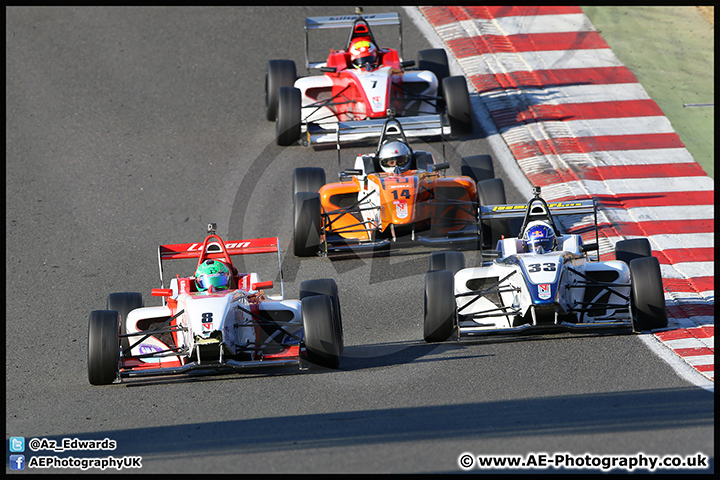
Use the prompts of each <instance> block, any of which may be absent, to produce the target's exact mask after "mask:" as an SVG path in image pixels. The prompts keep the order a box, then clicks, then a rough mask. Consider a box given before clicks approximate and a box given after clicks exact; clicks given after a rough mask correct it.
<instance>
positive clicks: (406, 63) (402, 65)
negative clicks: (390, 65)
mask: <svg viewBox="0 0 720 480" xmlns="http://www.w3.org/2000/svg"><path fill="white" fill-rule="evenodd" d="M414 66H415V60H405V61H404V62H400V68H407V67H414Z"/></svg>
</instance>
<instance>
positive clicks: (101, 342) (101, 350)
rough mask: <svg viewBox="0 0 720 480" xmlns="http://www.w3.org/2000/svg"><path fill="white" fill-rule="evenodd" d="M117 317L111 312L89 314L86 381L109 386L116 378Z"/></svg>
mask: <svg viewBox="0 0 720 480" xmlns="http://www.w3.org/2000/svg"><path fill="white" fill-rule="evenodd" d="M119 327H120V321H119V315H118V312H116V311H111V310H94V311H92V312H90V320H89V322H88V380H89V381H90V384H92V385H109V384H111V383H113V382H114V381H115V379H117V377H118V372H119V367H118V366H119V362H120V337H119Z"/></svg>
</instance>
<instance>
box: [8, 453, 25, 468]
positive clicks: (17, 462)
mask: <svg viewBox="0 0 720 480" xmlns="http://www.w3.org/2000/svg"><path fill="white" fill-rule="evenodd" d="M10 470H25V455H10Z"/></svg>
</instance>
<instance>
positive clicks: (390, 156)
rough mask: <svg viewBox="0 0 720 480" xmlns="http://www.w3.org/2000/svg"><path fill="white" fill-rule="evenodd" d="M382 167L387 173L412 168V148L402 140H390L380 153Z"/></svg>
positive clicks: (381, 148)
mask: <svg viewBox="0 0 720 480" xmlns="http://www.w3.org/2000/svg"><path fill="white" fill-rule="evenodd" d="M378 160H379V161H380V168H382V169H383V171H385V172H387V173H402V172H404V171H405V170H407V169H408V168H410V149H409V148H408V146H407V145H405V144H404V143H402V142H398V141H393V142H388V143H386V144H385V145H383V146H382V147H380V152H379V153H378Z"/></svg>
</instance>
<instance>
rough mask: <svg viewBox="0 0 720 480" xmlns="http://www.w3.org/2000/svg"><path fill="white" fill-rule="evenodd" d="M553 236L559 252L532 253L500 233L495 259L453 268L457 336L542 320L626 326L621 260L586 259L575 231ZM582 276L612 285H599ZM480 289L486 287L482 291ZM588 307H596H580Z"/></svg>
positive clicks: (626, 274)
mask: <svg viewBox="0 0 720 480" xmlns="http://www.w3.org/2000/svg"><path fill="white" fill-rule="evenodd" d="M558 240H559V244H560V245H561V247H560V249H561V251H553V252H546V253H543V254H535V253H524V252H523V250H522V242H521V241H520V240H519V239H517V238H506V239H503V240H501V241H500V245H499V247H500V248H499V252H500V257H499V258H497V259H494V260H493V261H492V262H484V263H483V266H482V267H474V268H465V269H462V270H460V271H458V272H457V273H456V274H455V279H454V280H455V281H454V284H455V287H454V293H455V295H456V302H457V314H458V324H459V327H460V328H459V329H460V335H461V336H462V335H463V334H464V335H479V334H482V333H485V332H490V331H495V330H500V331H503V330H507V331H512V330H514V329H527V328H531V327H535V326H545V325H549V326H553V325H563V326H565V327H568V328H571V329H572V328H578V329H579V328H583V327H592V326H600V325H602V326H608V327H610V326H628V327H630V326H632V317H631V315H630V310H629V306H630V304H629V296H630V271H629V269H628V266H627V264H625V263H624V262H621V261H615V260H612V261H606V262H591V261H589V259H588V257H587V255H585V254H583V252H582V251H581V250H580V246H581V245H582V239H581V237H580V236H579V235H564V236H562V237H559V239H558ZM588 278H590V279H593V280H594V282H595V283H597V282H607V283H608V284H612V285H611V286H610V288H599V287H597V286H593V285H591V283H593V282H588ZM493 285H494V287H493ZM484 289H491V290H492V291H491V292H488V293H487V294H485V295H483V294H481V293H480V292H482V291H483V290H484ZM593 289H594V290H593ZM473 292H474V293H473ZM599 305H603V307H601V308H598V306H599ZM590 307H593V308H598V309H597V310H590V311H588V310H586V309H587V308H590ZM580 310H584V311H580Z"/></svg>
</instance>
